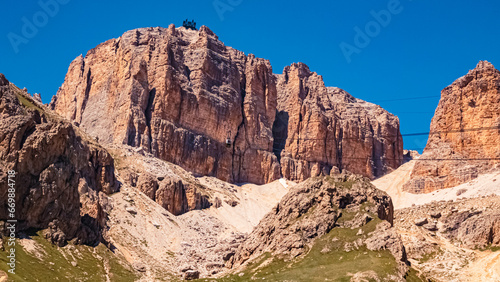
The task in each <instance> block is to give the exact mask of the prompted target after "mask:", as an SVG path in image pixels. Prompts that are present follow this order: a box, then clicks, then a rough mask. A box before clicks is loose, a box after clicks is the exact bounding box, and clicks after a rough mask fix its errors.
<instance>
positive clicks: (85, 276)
mask: <svg viewBox="0 0 500 282" xmlns="http://www.w3.org/2000/svg"><path fill="white" fill-rule="evenodd" d="M23 240H31V241H27V243H24V244H25V245H26V246H29V247H23V246H21V245H20V242H19V240H17V246H16V274H15V275H13V274H9V278H10V281H106V268H107V269H108V276H109V278H110V280H111V281H125V282H127V281H130V282H132V281H135V280H137V278H138V276H137V275H136V274H135V273H134V271H133V270H132V268H131V267H130V266H128V265H123V264H122V263H121V262H120V261H119V259H118V257H116V255H115V254H113V252H111V251H110V250H109V249H108V248H107V247H106V246H104V245H103V244H100V245H98V246H97V247H95V248H94V247H90V246H83V245H68V246H65V247H63V248H60V247H57V246H55V245H52V244H51V243H50V242H49V241H48V240H46V239H45V238H44V237H43V235H42V233H41V231H38V232H36V233H32V234H30V236H29V238H28V239H23ZM5 247H7V246H5ZM6 257H7V252H5V251H0V270H2V271H5V272H7V270H8V266H7V260H6Z"/></svg>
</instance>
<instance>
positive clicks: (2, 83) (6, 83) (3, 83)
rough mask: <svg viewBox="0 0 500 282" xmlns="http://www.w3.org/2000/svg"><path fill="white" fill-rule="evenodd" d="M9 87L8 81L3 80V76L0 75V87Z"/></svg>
mask: <svg viewBox="0 0 500 282" xmlns="http://www.w3.org/2000/svg"><path fill="white" fill-rule="evenodd" d="M4 85H9V81H8V80H7V79H6V78H5V75H3V74H2V73H0V86H4Z"/></svg>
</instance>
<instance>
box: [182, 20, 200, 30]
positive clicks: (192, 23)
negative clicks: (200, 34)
mask: <svg viewBox="0 0 500 282" xmlns="http://www.w3.org/2000/svg"><path fill="white" fill-rule="evenodd" d="M182 26H183V27H185V28H187V29H192V30H197V29H196V22H195V21H194V20H190V21H188V20H187V19H185V20H184V21H183V22H182Z"/></svg>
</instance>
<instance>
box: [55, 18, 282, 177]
mask: <svg viewBox="0 0 500 282" xmlns="http://www.w3.org/2000/svg"><path fill="white" fill-rule="evenodd" d="M52 107H53V109H55V111H56V112H57V113H60V114H61V115H63V116H65V117H67V118H69V119H71V120H75V121H76V122H78V123H79V124H80V126H81V127H82V128H83V129H84V130H85V131H87V132H88V133H89V134H91V135H93V136H98V137H99V140H100V141H101V142H104V143H112V142H114V143H124V144H128V145H132V146H136V147H143V148H144V149H145V150H146V151H148V152H151V153H153V154H154V155H155V156H156V157H159V158H161V159H163V160H167V161H170V162H173V163H175V164H179V165H181V166H182V167H184V168H186V169H188V170H190V171H192V172H194V173H196V174H200V175H213V176H216V177H218V178H220V179H223V180H227V181H232V182H247V181H248V182H254V183H265V182H269V181H272V180H274V179H276V178H278V177H279V176H280V175H279V166H278V162H277V159H276V157H275V156H274V155H273V154H272V153H271V147H272V132H271V127H272V123H273V121H274V115H275V108H276V87H275V82H274V76H273V74H272V69H271V66H270V64H269V62H268V61H267V60H263V59H259V58H255V57H254V56H253V55H248V56H246V55H245V54H244V53H243V52H240V51H237V50H234V49H232V48H230V47H226V46H225V45H224V44H223V43H222V42H221V41H219V40H218V38H217V36H216V35H215V34H213V32H212V31H210V30H209V29H208V28H207V27H201V28H200V30H199V31H194V30H186V29H184V28H183V27H181V28H177V29H175V27H174V26H173V25H171V26H170V27H169V28H168V29H164V28H142V29H137V30H132V31H128V32H126V33H125V34H123V36H121V37H120V38H118V39H112V40H109V41H106V42H105V43H102V44H100V45H99V46H97V47H96V48H94V49H92V50H90V51H89V52H88V53H87V55H86V56H85V58H83V57H82V56H80V57H78V58H76V59H75V60H74V61H73V62H72V63H71V65H70V67H69V70H68V73H67V75H66V79H65V82H64V84H63V85H62V87H61V88H60V90H59V91H58V93H57V96H56V97H55V99H54V100H53V102H52ZM228 135H229V137H230V139H231V141H232V142H233V143H234V146H230V147H226V144H225V142H226V138H227V137H228Z"/></svg>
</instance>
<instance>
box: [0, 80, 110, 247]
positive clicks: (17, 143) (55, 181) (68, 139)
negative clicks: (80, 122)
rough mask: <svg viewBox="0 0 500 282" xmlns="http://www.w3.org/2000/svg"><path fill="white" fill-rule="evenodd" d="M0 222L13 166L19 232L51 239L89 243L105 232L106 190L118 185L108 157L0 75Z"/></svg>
mask: <svg viewBox="0 0 500 282" xmlns="http://www.w3.org/2000/svg"><path fill="white" fill-rule="evenodd" d="M0 84H1V86H0V120H1V122H0V221H5V220H7V219H9V217H8V214H7V211H8V209H7V204H8V203H7V199H8V198H7V192H8V191H7V187H8V186H7V183H6V181H7V172H8V171H10V170H14V171H15V172H16V176H15V189H16V191H15V201H16V213H15V217H16V219H17V220H18V222H19V223H18V224H19V225H18V231H22V230H25V229H27V228H37V229H47V237H49V238H50V239H51V240H52V242H53V243H57V244H59V245H63V244H65V242H66V241H67V240H71V239H73V238H76V239H77V242H78V243H88V244H94V243H95V242H98V241H99V240H100V239H101V237H102V235H103V231H105V230H104V229H105V217H106V215H105V210H106V209H107V206H108V203H107V197H106V196H105V195H106V194H110V193H113V192H116V191H117V190H118V188H119V186H118V182H117V181H116V179H115V175H114V165H113V158H112V157H111V156H110V155H109V154H108V153H107V152H106V150H104V149H103V148H101V147H100V146H99V145H97V144H94V143H93V142H92V141H89V140H86V137H85V135H83V134H81V133H79V131H78V130H77V129H75V128H74V127H73V126H72V125H71V124H69V123H68V122H65V121H62V120H61V119H60V118H58V117H56V116H54V115H53V114H52V113H47V112H46V110H45V108H44V106H43V105H41V104H40V103H37V102H36V101H35V100H33V99H32V98H31V97H30V96H29V95H26V94H25V93H24V92H22V91H21V90H20V89H18V88H17V87H15V86H14V85H12V84H9V83H8V81H6V80H5V78H4V77H3V75H0Z"/></svg>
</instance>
